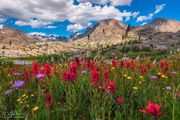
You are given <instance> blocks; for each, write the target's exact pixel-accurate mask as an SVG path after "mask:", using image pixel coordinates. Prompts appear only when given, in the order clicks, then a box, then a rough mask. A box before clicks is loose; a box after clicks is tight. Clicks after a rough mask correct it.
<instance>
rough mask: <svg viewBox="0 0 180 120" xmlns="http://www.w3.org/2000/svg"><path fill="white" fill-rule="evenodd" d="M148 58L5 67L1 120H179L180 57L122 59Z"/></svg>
mask: <svg viewBox="0 0 180 120" xmlns="http://www.w3.org/2000/svg"><path fill="white" fill-rule="evenodd" d="M146 53H147V52H146ZM146 53H143V52H140V54H139V53H137V52H136V53H135V52H134V53H130V52H128V53H126V55H124V53H118V52H117V51H115V52H109V53H106V54H107V55H106V56H107V57H106V58H107V59H108V61H109V62H107V61H106V62H105V61H103V60H101V62H100V61H93V59H92V60H91V59H87V58H86V59H85V58H84V57H78V58H73V57H72V56H71V58H70V59H67V58H69V56H68V55H54V56H45V55H44V56H41V57H36V58H35V59H32V61H34V60H37V61H38V62H36V61H34V62H33V64H32V65H14V64H13V63H11V62H1V64H0V83H1V84H0V119H27V120H113V119H114V120H151V119H154V120H157V119H160V120H179V118H180V112H179V109H180V75H179V73H180V62H179V59H180V56H179V55H178V54H176V55H174V56H173V57H172V56H169V55H167V57H160V58H158V59H155V58H153V57H152V56H153V55H152V56H143V57H142V58H141V59H133V58H135V57H130V58H129V59H124V58H123V57H124V56H130V55H131V54H134V55H136V54H137V55H136V57H137V56H139V55H141V54H146ZM92 56H95V53H92ZM92 58H93V57H92ZM122 58H123V59H122ZM131 58H132V59H131ZM4 61H5V60H4Z"/></svg>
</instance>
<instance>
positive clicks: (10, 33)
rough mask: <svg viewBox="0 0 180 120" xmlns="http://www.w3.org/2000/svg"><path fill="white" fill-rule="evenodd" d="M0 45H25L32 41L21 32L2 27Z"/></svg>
mask: <svg viewBox="0 0 180 120" xmlns="http://www.w3.org/2000/svg"><path fill="white" fill-rule="evenodd" d="M0 43H1V44H12V45H27V44H30V43H34V40H33V39H31V37H29V36H27V35H26V34H25V33H24V32H23V31H21V30H16V29H13V28H10V27H7V26H3V27H2V29H0Z"/></svg>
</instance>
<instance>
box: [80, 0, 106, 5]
mask: <svg viewBox="0 0 180 120" xmlns="http://www.w3.org/2000/svg"><path fill="white" fill-rule="evenodd" d="M77 1H78V2H80V3H84V2H91V3H95V4H107V3H108V2H109V0H77Z"/></svg>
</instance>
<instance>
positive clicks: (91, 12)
mask: <svg viewBox="0 0 180 120" xmlns="http://www.w3.org/2000/svg"><path fill="white" fill-rule="evenodd" d="M138 14H139V12H133V13H132V12H127V11H125V10H124V11H122V12H121V11H119V10H118V9H117V8H115V7H113V6H107V5H105V6H103V7H101V6H94V7H93V5H92V4H91V3H88V2H87V3H80V4H79V5H77V6H74V12H73V13H72V15H70V16H69V19H68V20H69V21H70V22H71V23H74V24H75V25H73V28H78V29H80V28H82V29H83V28H85V27H87V26H88V23H91V21H100V20H104V19H109V18H114V19H116V20H121V21H122V20H123V18H125V19H126V20H129V19H130V18H131V17H133V18H135V17H137V15H138ZM70 28H72V25H71V26H70ZM70 28H68V29H67V30H70Z"/></svg>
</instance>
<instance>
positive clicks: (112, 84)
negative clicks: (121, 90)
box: [108, 81, 116, 94]
mask: <svg viewBox="0 0 180 120" xmlns="http://www.w3.org/2000/svg"><path fill="white" fill-rule="evenodd" d="M115 89H116V84H115V82H113V81H111V82H109V85H108V92H109V93H111V94H113V93H114V92H115Z"/></svg>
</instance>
